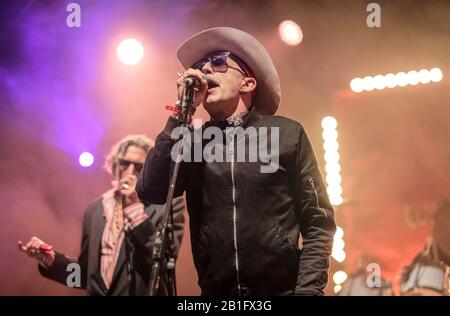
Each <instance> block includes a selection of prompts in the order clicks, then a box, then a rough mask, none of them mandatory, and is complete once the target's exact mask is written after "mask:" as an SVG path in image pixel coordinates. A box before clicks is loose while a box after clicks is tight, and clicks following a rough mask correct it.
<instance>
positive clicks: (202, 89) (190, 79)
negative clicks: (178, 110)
mask: <svg viewBox="0 0 450 316" xmlns="http://www.w3.org/2000/svg"><path fill="white" fill-rule="evenodd" d="M193 85H195V88H194V89H195V91H196V92H195V96H194V100H193V103H192V106H193V107H194V109H196V108H197V107H198V106H199V105H200V103H202V102H203V100H204V99H205V96H206V92H207V91H208V80H207V77H206V75H205V74H204V73H202V72H201V71H200V70H198V69H192V68H190V69H188V70H186V72H184V73H183V74H182V75H181V76H180V77H179V78H178V80H177V87H178V100H180V99H181V97H182V94H183V89H184V87H187V86H193Z"/></svg>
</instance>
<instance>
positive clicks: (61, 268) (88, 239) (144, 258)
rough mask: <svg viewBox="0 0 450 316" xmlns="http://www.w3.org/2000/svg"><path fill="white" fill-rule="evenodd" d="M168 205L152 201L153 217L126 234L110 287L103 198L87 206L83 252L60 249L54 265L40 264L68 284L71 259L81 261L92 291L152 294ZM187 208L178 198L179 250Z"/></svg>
mask: <svg viewBox="0 0 450 316" xmlns="http://www.w3.org/2000/svg"><path fill="white" fill-rule="evenodd" d="M164 209H165V205H157V204H151V205H149V206H147V207H146V208H145V212H146V213H147V214H148V215H149V218H148V219H146V220H145V221H144V222H142V223H141V224H140V225H138V226H137V227H135V228H134V229H132V230H130V231H129V232H128V233H127V234H126V237H125V238H124V241H123V243H122V246H121V249H120V254H119V257H118V259H117V265H116V268H115V271H114V274H113V279H112V283H111V286H110V288H109V289H107V288H106V286H105V283H104V281H103V278H102V276H101V274H100V251H101V239H102V234H103V229H104V227H105V224H106V219H105V217H104V215H103V205H102V199H101V198H100V199H98V200H96V201H94V202H93V203H91V204H89V205H88V206H87V208H86V211H85V214H84V219H83V233H82V239H81V253H80V255H79V257H78V259H74V258H69V257H67V256H65V255H64V254H62V253H59V252H56V257H55V261H54V262H53V265H52V267H51V268H50V269H46V268H44V267H42V266H40V265H39V271H40V273H41V274H42V275H43V276H44V277H46V278H49V279H51V280H54V281H56V282H59V283H61V284H64V285H67V279H68V277H70V276H71V275H72V272H73V271H74V270H70V269H69V271H67V267H68V265H69V264H70V263H78V264H79V266H80V269H81V270H80V272H81V273H80V274H81V275H80V276H81V284H80V285H81V286H80V288H82V289H86V291H87V294H88V295H101V296H105V295H148V282H149V278H150V271H151V266H152V259H151V256H152V250H153V245H154V238H155V229H156V228H155V227H157V225H158V224H159V223H160V221H161V220H162V216H163V213H164ZM183 210H184V200H183V198H181V199H180V198H176V199H174V202H173V212H174V233H175V234H174V236H175V243H174V244H175V252H176V254H177V253H178V250H179V247H180V244H181V239H182V236H183V229H184V215H183ZM69 279H71V278H69ZM161 288H163V286H162V287H161Z"/></svg>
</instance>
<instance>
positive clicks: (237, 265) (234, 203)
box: [230, 132, 241, 296]
mask: <svg viewBox="0 0 450 316" xmlns="http://www.w3.org/2000/svg"><path fill="white" fill-rule="evenodd" d="M234 136H235V134H234V132H233V134H232V139H231V142H230V154H231V155H232V156H231V183H232V187H233V190H232V197H233V239H234V256H235V264H236V282H237V290H238V295H239V296H241V282H240V278H239V252H238V246H237V228H236V222H237V210H236V186H235V183H234Z"/></svg>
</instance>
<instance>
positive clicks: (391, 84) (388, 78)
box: [384, 73, 397, 88]
mask: <svg viewBox="0 0 450 316" xmlns="http://www.w3.org/2000/svg"><path fill="white" fill-rule="evenodd" d="M384 81H385V83H386V88H395V86H397V79H396V77H395V75H394V74H392V73H390V74H387V75H385V76H384Z"/></svg>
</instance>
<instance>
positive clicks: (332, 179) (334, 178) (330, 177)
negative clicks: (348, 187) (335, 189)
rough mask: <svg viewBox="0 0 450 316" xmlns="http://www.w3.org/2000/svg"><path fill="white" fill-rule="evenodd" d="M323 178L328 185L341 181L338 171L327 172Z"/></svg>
mask: <svg viewBox="0 0 450 316" xmlns="http://www.w3.org/2000/svg"><path fill="white" fill-rule="evenodd" d="M325 179H326V182H327V184H328V185H331V184H341V182H342V177H341V175H340V174H338V173H328V174H327V176H326V178H325Z"/></svg>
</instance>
